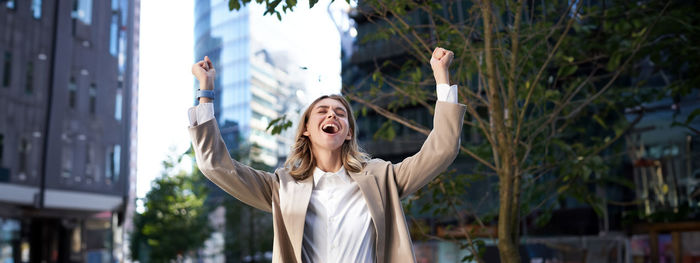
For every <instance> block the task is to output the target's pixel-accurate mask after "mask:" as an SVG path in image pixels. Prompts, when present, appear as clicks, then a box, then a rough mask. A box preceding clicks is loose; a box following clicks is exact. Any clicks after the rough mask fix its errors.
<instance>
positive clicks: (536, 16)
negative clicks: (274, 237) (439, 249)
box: [344, 0, 700, 224]
mask: <svg viewBox="0 0 700 263" xmlns="http://www.w3.org/2000/svg"><path fill="white" fill-rule="evenodd" d="M488 2H489V1H483V2H479V3H465V2H459V3H457V2H449V1H448V2H446V3H442V2H441V3H440V4H437V3H433V2H431V1H424V2H420V1H404V0H400V1H381V0H371V1H363V2H362V8H361V9H358V11H360V12H361V15H364V17H366V18H367V19H368V20H370V21H371V22H372V23H374V24H372V25H368V26H366V27H365V28H364V30H366V31H370V32H363V31H362V28H361V30H360V32H359V35H358V37H359V43H360V45H361V46H362V47H371V49H373V50H379V51H381V52H376V51H373V52H375V53H372V54H377V57H373V58H372V62H374V64H375V65H377V66H376V69H375V70H373V71H368V72H366V74H367V75H366V77H364V78H359V79H358V80H357V81H352V80H350V81H348V82H352V83H350V84H351V85H346V87H345V89H344V93H346V94H353V95H355V96H357V97H359V98H360V99H361V100H362V101H366V102H368V103H362V104H363V105H362V106H363V107H365V108H366V107H369V106H370V104H371V105H372V106H379V107H382V108H384V109H386V110H387V112H388V113H385V115H391V114H394V115H398V117H404V118H406V119H409V120H411V118H410V116H402V111H401V109H405V108H411V107H413V106H415V105H424V106H425V108H426V110H427V111H431V110H432V108H431V107H432V104H433V101H434V100H435V94H434V82H432V80H431V78H430V77H429V76H430V68H429V65H428V63H427V62H428V60H429V51H430V50H432V48H434V47H435V46H440V47H444V48H447V49H450V50H453V51H454V52H455V55H456V57H455V58H454V61H453V63H452V64H453V67H452V69H451V72H450V75H451V80H452V82H454V83H458V84H460V102H461V103H464V104H467V105H468V106H469V107H471V108H472V109H474V112H468V114H467V115H468V119H466V120H465V122H467V123H468V124H467V125H465V126H464V130H465V131H468V132H470V134H474V133H475V135H476V136H474V137H476V138H477V139H475V140H465V139H464V137H463V139H462V152H463V153H464V155H463V156H469V157H470V159H472V161H467V162H466V163H467V164H468V166H469V167H470V171H464V172H462V171H460V172H457V173H455V174H452V175H449V176H446V175H441V177H440V178H439V179H438V180H436V181H434V182H432V183H431V184H429V186H428V187H427V188H426V189H423V190H421V191H419V192H418V193H417V194H416V197H415V199H413V198H412V199H410V201H408V202H407V203H406V211H409V214H413V215H416V216H422V215H426V214H430V215H433V216H434V217H436V218H452V219H455V218H458V215H455V213H454V211H468V212H466V213H467V214H468V215H469V218H471V219H470V220H466V219H467V218H462V219H464V220H462V219H460V220H459V222H460V224H464V223H465V222H470V223H472V224H473V223H474V222H475V220H478V219H479V218H481V219H484V221H485V222H486V223H487V224H488V223H491V222H490V221H491V220H489V219H493V217H491V216H492V215H494V214H496V213H497V211H498V209H497V206H495V205H494V206H490V207H492V209H490V211H489V209H478V208H477V207H483V206H481V204H482V203H488V201H482V200H481V199H480V198H478V197H477V198H474V197H475V196H489V195H490V194H493V193H497V192H498V189H499V187H500V185H501V184H502V183H503V181H502V180H503V178H511V179H508V180H512V178H513V177H514V176H517V177H519V178H521V180H520V181H519V185H517V186H516V187H518V188H519V189H520V195H519V196H516V197H512V198H516V200H518V199H519V200H520V204H519V211H518V215H519V216H521V217H524V216H527V215H529V214H530V213H531V212H534V211H537V214H538V215H539V216H538V218H537V220H536V221H537V223H538V224H546V223H547V222H548V221H549V219H551V212H552V210H553V209H556V207H557V206H558V203H559V202H560V201H561V200H576V202H580V203H584V204H588V205H589V206H590V207H591V208H592V209H593V210H594V211H596V213H598V214H599V215H600V214H602V213H603V210H604V209H605V206H606V203H605V202H606V200H604V199H601V198H599V197H597V196H596V195H595V191H592V189H596V188H603V189H606V188H609V187H623V188H632V187H634V185H633V184H632V183H631V182H630V181H629V179H626V178H622V177H620V176H618V175H616V173H615V172H612V171H616V170H618V169H619V168H620V167H619V165H620V164H621V163H622V161H621V158H620V156H622V154H623V151H624V143H623V141H624V136H625V134H626V133H627V132H629V131H630V130H631V129H632V128H633V127H634V125H635V124H636V122H635V121H633V120H632V119H633V118H635V117H637V116H635V115H636V114H630V113H625V112H626V111H625V110H626V109H630V108H634V107H635V106H638V105H643V104H645V103H649V102H653V101H656V100H659V99H662V98H667V97H669V96H670V97H673V98H677V97H680V96H685V95H687V94H690V93H691V92H693V89H695V90H697V89H698V87H700V85H698V84H700V81H699V80H700V79H699V78H698V76H699V75H700V74H695V73H694V72H700V63H698V61H700V52H699V50H698V49H697V48H695V46H696V45H695V44H694V43H697V42H698V41H700V39H699V38H700V34H698V32H700V26H699V25H700V21H698V20H700V19H699V18H698V16H697V15H695V14H696V13H697V12H698V11H700V10H698V7H699V6H698V5H696V4H693V3H691V2H692V1H691V2H689V1H662V0H645V1H634V2H625V1H621V2H619V1H618V2H614V3H609V4H606V5H596V4H590V5H589V4H586V5H577V6H576V8H571V9H570V7H569V6H568V4H570V3H572V2H571V1H544V2H539V1H535V2H527V1H525V2H522V3H526V4H527V5H528V6H526V7H525V8H524V10H523V13H522V21H521V25H520V28H517V29H516V28H515V26H514V24H513V19H514V16H515V14H516V13H517V9H516V8H517V6H518V5H517V2H516V1H493V2H492V5H493V6H494V8H493V10H495V11H494V12H495V13H496V14H495V16H494V17H495V19H496V20H497V21H496V22H495V26H494V28H495V29H494V30H493V31H492V32H491V33H492V34H493V35H494V38H493V41H492V43H494V44H493V45H494V51H493V52H494V56H495V60H494V62H495V69H496V76H497V77H493V76H487V73H486V71H487V67H486V63H485V56H484V54H485V52H487V50H485V41H484V38H485V35H486V34H485V32H484V30H485V29H484V26H483V20H482V19H483V17H482V13H481V10H480V7H481V4H480V3H488ZM533 3H534V4H535V5H534V6H532V4H533ZM460 8H461V9H460ZM560 21H561V22H560ZM569 24H570V25H571V27H570V28H568V27H567V25H569ZM516 30H517V31H516ZM513 36H516V38H517V40H518V46H515V47H514V46H513V44H514V41H513V39H512V38H511V37H513ZM514 48H515V50H517V54H518V56H517V57H516V58H515V61H514V62H515V64H513V61H511V59H512V56H513V55H514V53H513V49H514ZM382 52H385V53H388V54H387V55H384V54H382ZM397 54H400V56H398V55H397ZM406 54H407V55H406ZM511 70H513V76H512V78H511V76H510V75H509V73H510V71H511ZM494 79H495V82H496V86H497V87H496V89H495V90H496V91H497V93H498V94H497V96H490V95H489V94H487V93H488V92H489V89H488V88H489V87H488V85H490V84H488V83H487V81H488V80H494ZM660 79H663V80H664V82H663V83H659V80H660ZM511 83H512V84H511ZM510 88H512V91H511V90H509V89H510ZM511 92H512V93H511ZM493 98H497V101H494V100H493ZM358 102H359V101H358ZM496 102H498V104H500V105H508V103H513V104H512V105H513V108H512V109H511V110H509V111H505V112H504V116H503V117H504V118H505V119H507V120H509V121H510V120H512V124H510V123H506V125H505V130H503V131H498V132H494V131H495V130H494V126H496V125H498V123H494V122H493V117H494V114H495V113H494V108H496V106H498V104H497V103H496ZM526 102H527V104H526ZM363 111H364V110H363ZM363 114H364V115H366V113H364V112H363ZM640 114H644V113H643V112H642V113H640ZM698 115H700V112H693V113H691V114H690V115H689V116H688V117H687V120H678V121H677V122H676V125H681V126H683V124H684V123H685V124H686V125H687V124H688V123H690V122H691V121H692V120H693V119H695V118H696V117H697V116H698ZM630 117H632V118H630ZM642 117H643V116H642ZM396 124H398V122H392V121H388V120H387V121H386V122H384V124H383V125H382V126H381V128H380V129H379V130H378V131H377V132H376V133H375V136H374V138H375V139H380V138H381V139H394V138H395V137H397V136H400V135H397V134H396V133H393V131H394V129H396V127H395V125H396ZM399 125H400V124H399ZM502 133H506V134H509V135H510V136H513V138H510V139H509V141H508V143H507V144H511V145H514V147H510V149H512V150H511V151H510V152H507V151H503V149H504V146H502V145H498V144H494V142H495V140H496V138H497V135H500V134H502ZM516 136H517V137H516ZM474 156H476V157H478V158H481V159H482V160H484V161H474V160H473V158H471V157H474ZM507 156H514V159H515V160H517V169H518V170H517V171H518V172H519V173H518V174H515V175H503V174H501V173H502V171H499V170H494V169H491V168H490V166H491V167H500V166H501V165H502V163H500V162H501V160H502V158H504V157H507ZM470 174H480V175H482V176H484V177H486V178H487V179H486V180H481V181H480V180H478V179H476V178H469V176H468V175H470ZM491 175H498V178H494V177H496V176H491ZM490 178H493V179H490ZM463 179H464V180H473V181H472V182H474V183H475V182H479V181H480V183H479V184H478V185H479V186H478V187H475V186H474V184H472V185H470V184H468V183H467V184H463V183H461V182H460V181H461V180H463ZM452 181H454V182H455V184H456V185H459V187H455V188H454V189H456V190H452V189H453V188H452V186H450V184H449V183H448V182H452ZM484 184H487V186H484ZM474 192H477V193H478V194H475V193H474ZM489 198H491V199H495V198H498V197H497V195H490V197H489ZM450 206H452V207H453V208H450ZM455 209H456V210H455ZM486 216H489V217H491V218H485V217H486ZM445 220H448V219H445Z"/></svg>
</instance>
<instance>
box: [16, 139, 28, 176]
mask: <svg viewBox="0 0 700 263" xmlns="http://www.w3.org/2000/svg"><path fill="white" fill-rule="evenodd" d="M29 147H30V145H29V142H27V139H25V138H22V140H20V142H19V173H20V174H26V173H27V159H29Z"/></svg>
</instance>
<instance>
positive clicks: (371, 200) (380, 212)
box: [348, 171, 386, 262]
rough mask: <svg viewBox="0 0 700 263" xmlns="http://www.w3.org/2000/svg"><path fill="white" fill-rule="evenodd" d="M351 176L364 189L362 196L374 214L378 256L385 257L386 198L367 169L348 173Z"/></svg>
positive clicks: (361, 189) (378, 257) (372, 214)
mask: <svg viewBox="0 0 700 263" xmlns="http://www.w3.org/2000/svg"><path fill="white" fill-rule="evenodd" d="M348 174H350V177H351V178H352V179H353V180H355V182H357V185H358V186H359V187H360V191H362V196H364V198H365V202H367V207H368V208H369V213H370V216H372V222H374V229H375V230H376V231H377V232H376V234H377V239H376V242H377V243H376V244H375V246H376V256H377V259H383V258H384V243H385V242H384V238H385V236H386V235H385V233H384V231H385V230H386V228H385V219H384V198H383V197H382V195H381V194H380V192H379V184H378V183H377V179H376V178H374V176H370V175H367V171H362V172H359V173H348ZM379 262H382V261H381V260H380V261H379Z"/></svg>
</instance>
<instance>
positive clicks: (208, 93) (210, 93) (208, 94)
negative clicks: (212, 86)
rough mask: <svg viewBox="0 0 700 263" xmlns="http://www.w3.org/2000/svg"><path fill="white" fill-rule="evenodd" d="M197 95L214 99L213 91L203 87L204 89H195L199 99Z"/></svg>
mask: <svg viewBox="0 0 700 263" xmlns="http://www.w3.org/2000/svg"><path fill="white" fill-rule="evenodd" d="M199 97H205V98H210V99H212V100H213V99H214V91H213V90H207V89H205V90H201V89H197V99H199Z"/></svg>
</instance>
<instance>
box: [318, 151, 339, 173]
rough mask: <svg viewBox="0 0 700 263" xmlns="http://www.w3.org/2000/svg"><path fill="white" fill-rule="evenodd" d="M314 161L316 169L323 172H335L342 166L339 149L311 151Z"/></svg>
mask: <svg viewBox="0 0 700 263" xmlns="http://www.w3.org/2000/svg"><path fill="white" fill-rule="evenodd" d="M312 151H313V155H314V158H315V159H316V167H318V168H319V169H321V170H323V171H324V172H331V173H333V172H337V171H338V170H340V168H341V167H342V166H343V162H342V161H341V160H340V149H337V150H335V151H331V150H327V149H312Z"/></svg>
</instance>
